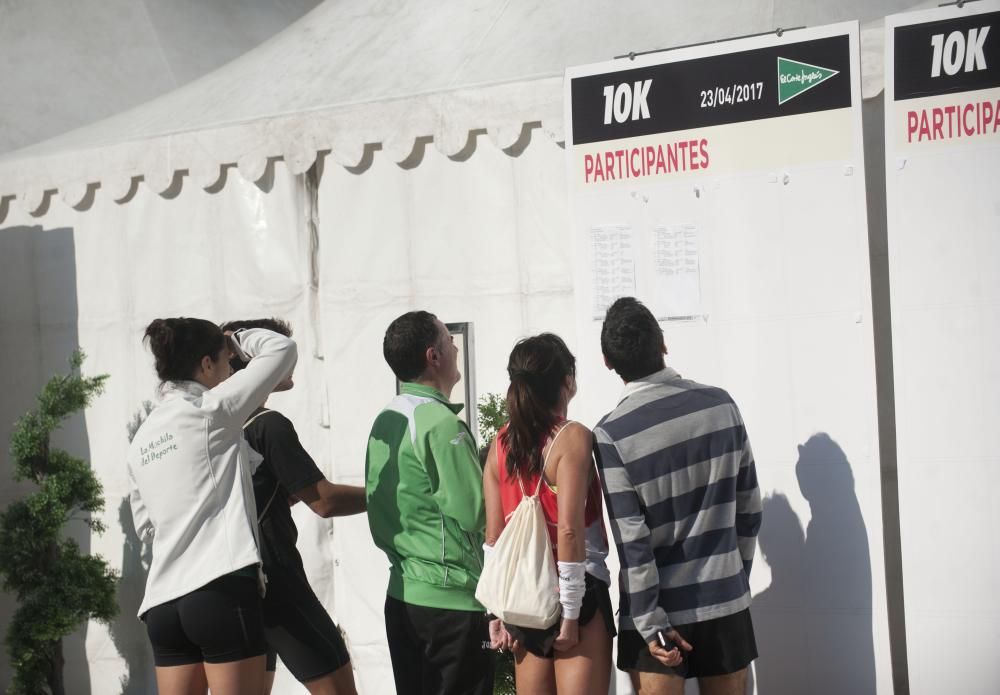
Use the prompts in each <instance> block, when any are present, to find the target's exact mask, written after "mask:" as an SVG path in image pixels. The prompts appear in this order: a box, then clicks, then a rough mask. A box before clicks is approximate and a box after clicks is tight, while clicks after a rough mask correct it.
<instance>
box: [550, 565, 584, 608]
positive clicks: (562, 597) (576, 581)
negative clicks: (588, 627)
mask: <svg viewBox="0 0 1000 695" xmlns="http://www.w3.org/2000/svg"><path fill="white" fill-rule="evenodd" d="M556 565H557V566H558V568H559V603H560V604H561V605H562V617H564V618H566V619H567V620H576V619H577V618H579V617H580V606H582V605H583V595H584V594H585V593H586V592H587V582H586V579H585V578H584V577H585V575H586V574H587V568H586V567H585V566H584V564H583V563H582V562H561V561H560V562H557V563H556Z"/></svg>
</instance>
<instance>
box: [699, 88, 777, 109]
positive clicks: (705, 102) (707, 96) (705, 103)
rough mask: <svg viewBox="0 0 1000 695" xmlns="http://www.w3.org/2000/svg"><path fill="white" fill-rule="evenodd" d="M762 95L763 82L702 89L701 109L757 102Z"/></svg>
mask: <svg viewBox="0 0 1000 695" xmlns="http://www.w3.org/2000/svg"><path fill="white" fill-rule="evenodd" d="M763 95H764V83H763V82H751V83H749V84H732V85H729V86H727V87H716V88H715V89H703V90H701V108H703V109H712V108H715V107H716V106H732V105H734V104H741V103H743V102H745V101H757V100H759V99H760V98H761V97H762V96H763Z"/></svg>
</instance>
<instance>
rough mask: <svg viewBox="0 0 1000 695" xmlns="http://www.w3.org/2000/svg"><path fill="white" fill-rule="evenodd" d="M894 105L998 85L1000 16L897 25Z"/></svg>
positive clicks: (974, 16) (982, 15)
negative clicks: (904, 101) (906, 100)
mask: <svg viewBox="0 0 1000 695" xmlns="http://www.w3.org/2000/svg"><path fill="white" fill-rule="evenodd" d="M893 42H894V49H893V66H894V72H895V93H894V98H895V100H896V101H902V100H904V99H916V98H919V97H929V96H936V95H939V94H953V93H955V92H971V91H975V90H978V89H990V88H992V87H1000V12H985V13H982V14H973V15H969V16H967V17H959V18H957V19H946V20H942V21H938V22H926V23H924V24H911V25H910V26H903V27H896V29H895V32H894V36H893Z"/></svg>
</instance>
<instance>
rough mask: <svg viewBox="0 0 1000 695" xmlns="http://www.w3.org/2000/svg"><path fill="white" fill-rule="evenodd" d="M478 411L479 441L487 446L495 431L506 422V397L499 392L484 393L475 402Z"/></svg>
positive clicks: (495, 433) (494, 435) (495, 434)
mask: <svg viewBox="0 0 1000 695" xmlns="http://www.w3.org/2000/svg"><path fill="white" fill-rule="evenodd" d="M477 411H478V412H479V441H480V442H482V443H483V446H489V445H490V442H492V441H493V438H494V437H496V436H497V432H499V431H500V428H501V427H503V426H504V423H505V422H507V418H508V417H509V415H508V414H507V399H506V398H504V397H503V396H501V395H500V394H499V393H486V394H484V395H483V396H482V397H481V398H480V399H479V403H478V404H477Z"/></svg>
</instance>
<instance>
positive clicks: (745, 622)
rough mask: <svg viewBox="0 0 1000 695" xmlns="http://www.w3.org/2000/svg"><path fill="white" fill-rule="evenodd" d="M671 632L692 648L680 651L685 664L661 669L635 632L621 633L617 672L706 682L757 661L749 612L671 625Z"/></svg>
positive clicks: (662, 666)
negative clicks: (708, 679)
mask: <svg viewBox="0 0 1000 695" xmlns="http://www.w3.org/2000/svg"><path fill="white" fill-rule="evenodd" d="M674 629H675V630H677V632H679V633H680V635H681V637H683V638H684V639H685V640H687V641H688V644H690V645H691V647H692V650H691V651H690V652H685V651H684V650H681V654H683V655H684V661H683V662H681V665H680V666H677V667H675V668H671V667H669V666H664V665H663V664H662V663H660V662H659V661H657V660H656V659H654V658H653V655H652V654H650V653H649V645H647V644H646V641H645V640H643V639H642V636H641V635H639V633H638V632H636V631H635V630H623V631H622V633H621V636H620V637H619V638H618V668H619V669H620V670H622V671H644V672H646V673H670V674H674V675H677V676H683V677H684V678H706V677H709V676H723V675H725V674H727V673H735V672H736V671H739V670H740V669H742V668H746V667H747V666H748V665H749V664H750V662H751V661H753V660H754V659H756V658H757V642H756V640H755V639H754V635H753V622H752V621H751V620H750V609H746V610H743V611H740V612H739V613H734V614H733V615H727V616H724V617H722V618H715V619H713V620H706V621H704V622H700V623H689V624H687V625H674Z"/></svg>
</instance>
